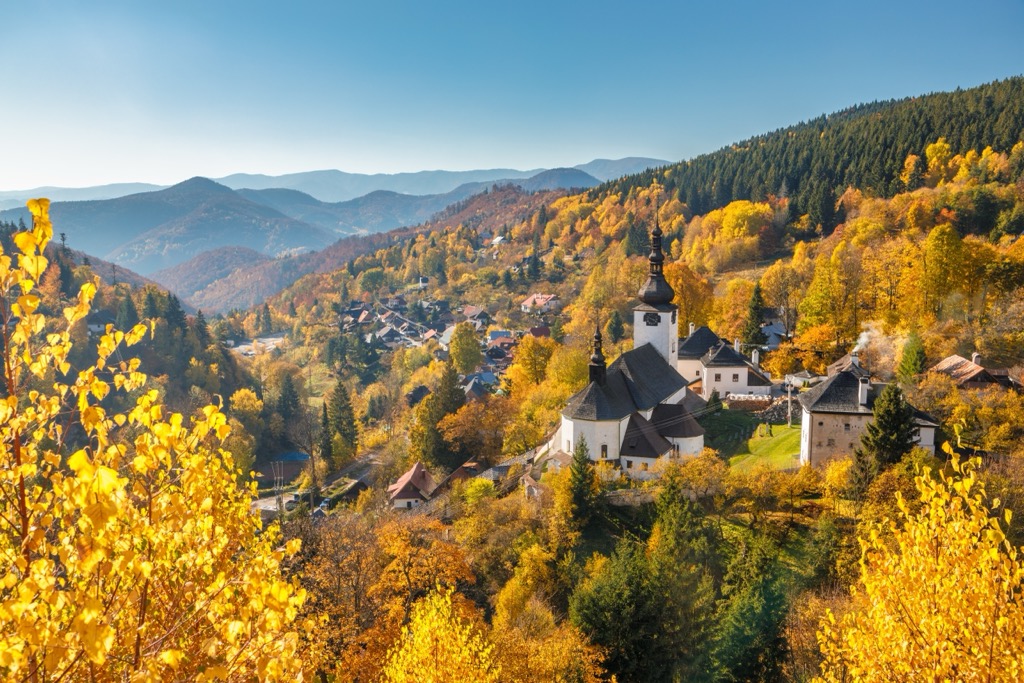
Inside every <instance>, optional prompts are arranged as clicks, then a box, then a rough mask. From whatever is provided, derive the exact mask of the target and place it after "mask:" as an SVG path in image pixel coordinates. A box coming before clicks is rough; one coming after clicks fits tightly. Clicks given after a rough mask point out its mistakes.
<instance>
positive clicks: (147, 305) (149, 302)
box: [142, 287, 160, 320]
mask: <svg viewBox="0 0 1024 683" xmlns="http://www.w3.org/2000/svg"><path fill="white" fill-rule="evenodd" d="M142 317H143V318H148V319H151V320H155V319H156V318H159V317H160V302H159V301H157V296H156V292H154V291H153V288H152V287H149V288H147V289H146V296H145V298H144V299H143V300H142Z"/></svg>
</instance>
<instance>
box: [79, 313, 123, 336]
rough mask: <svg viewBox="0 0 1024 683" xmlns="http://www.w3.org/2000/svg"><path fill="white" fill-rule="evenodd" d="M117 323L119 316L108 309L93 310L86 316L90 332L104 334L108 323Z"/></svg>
mask: <svg viewBox="0 0 1024 683" xmlns="http://www.w3.org/2000/svg"><path fill="white" fill-rule="evenodd" d="M116 323H117V318H116V317H114V315H113V314H112V313H108V312H107V311H93V312H92V313H90V314H89V315H87V316H86V317H85V324H86V327H88V328H89V334H104V333H105V332H106V331H107V325H114V324H116Z"/></svg>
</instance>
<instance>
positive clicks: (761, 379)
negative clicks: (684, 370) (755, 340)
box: [700, 340, 772, 400]
mask: <svg viewBox="0 0 1024 683" xmlns="http://www.w3.org/2000/svg"><path fill="white" fill-rule="evenodd" d="M758 355H759V352H758V351H757V349H755V350H754V352H753V357H754V358H753V362H750V361H748V360H747V359H746V358H745V357H744V356H743V354H741V353H740V351H739V340H736V341H735V342H733V344H732V346H730V345H728V344H726V343H725V342H724V341H720V342H718V344H716V345H715V346H713V347H711V348H710V349H708V352H707V353H705V354H704V355H703V356H702V357H701V359H700V366H701V377H700V378H701V395H702V396H703V397H704V400H708V399H710V398H711V395H712V394H713V393H715V392H716V391H717V392H718V395H719V396H720V397H722V398H727V397H728V396H729V395H730V394H732V395H736V394H739V395H743V396H770V395H771V391H772V381H771V380H770V379H769V378H768V377H767V376H765V374H764V373H763V372H761V370H760V369H759V368H758V367H757V362H758Z"/></svg>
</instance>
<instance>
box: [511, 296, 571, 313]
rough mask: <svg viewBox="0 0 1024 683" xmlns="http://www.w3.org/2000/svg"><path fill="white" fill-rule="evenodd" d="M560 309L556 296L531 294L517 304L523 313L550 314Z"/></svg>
mask: <svg viewBox="0 0 1024 683" xmlns="http://www.w3.org/2000/svg"><path fill="white" fill-rule="evenodd" d="M561 307H562V300H561V299H560V298H558V295H557V294H531V295H530V296H528V297H526V299H525V300H524V301H523V302H522V303H521V304H519V310H521V311H522V312H523V313H551V312H554V311H557V310H559V309H560V308H561Z"/></svg>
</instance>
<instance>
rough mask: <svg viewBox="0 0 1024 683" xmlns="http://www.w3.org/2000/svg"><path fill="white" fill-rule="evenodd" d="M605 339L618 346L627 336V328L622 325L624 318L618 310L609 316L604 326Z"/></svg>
mask: <svg viewBox="0 0 1024 683" xmlns="http://www.w3.org/2000/svg"><path fill="white" fill-rule="evenodd" d="M604 334H605V337H606V338H607V339H608V340H609V341H611V343H612V344H618V343H619V342H620V341H622V338H623V337H624V336H625V334H626V328H625V326H624V325H623V323H622V316H621V315H620V314H619V312H618V310H613V311H612V313H611V315H609V316H608V322H607V323H606V324H605V326H604Z"/></svg>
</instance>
